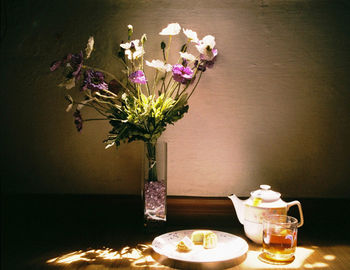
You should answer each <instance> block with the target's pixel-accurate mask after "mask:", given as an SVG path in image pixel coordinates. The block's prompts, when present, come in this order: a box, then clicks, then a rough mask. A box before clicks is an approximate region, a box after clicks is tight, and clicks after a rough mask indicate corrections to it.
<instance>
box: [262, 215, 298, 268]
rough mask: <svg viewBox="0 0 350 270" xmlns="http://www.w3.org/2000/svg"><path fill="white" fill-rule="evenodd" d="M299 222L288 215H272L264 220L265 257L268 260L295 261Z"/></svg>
mask: <svg viewBox="0 0 350 270" xmlns="http://www.w3.org/2000/svg"><path fill="white" fill-rule="evenodd" d="M297 232H298V220H297V219H296V218H294V217H290V216H286V215H271V216H269V217H266V218H265V219H264V220H263V256H264V257H265V259H267V260H272V261H280V262H288V261H292V260H294V253H295V249H296V246H297Z"/></svg>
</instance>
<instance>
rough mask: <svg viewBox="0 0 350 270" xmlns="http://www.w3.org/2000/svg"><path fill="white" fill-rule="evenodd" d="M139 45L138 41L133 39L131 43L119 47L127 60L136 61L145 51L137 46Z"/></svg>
mask: <svg viewBox="0 0 350 270" xmlns="http://www.w3.org/2000/svg"><path fill="white" fill-rule="evenodd" d="M139 43H140V40H138V39H135V40H133V41H131V42H127V43H124V44H120V47H122V48H123V49H124V50H125V55H127V56H128V59H129V60H134V59H138V58H140V57H141V56H142V55H144V53H145V51H144V49H143V47H142V46H139Z"/></svg>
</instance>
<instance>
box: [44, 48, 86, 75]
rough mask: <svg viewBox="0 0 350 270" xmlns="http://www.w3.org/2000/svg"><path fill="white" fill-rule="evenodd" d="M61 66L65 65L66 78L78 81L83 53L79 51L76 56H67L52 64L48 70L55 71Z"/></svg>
mask: <svg viewBox="0 0 350 270" xmlns="http://www.w3.org/2000/svg"><path fill="white" fill-rule="evenodd" d="M62 64H66V66H65V67H66V69H67V74H66V78H67V79H71V78H74V79H75V81H78V80H79V79H80V73H81V67H82V66H83V52H82V51H81V52H80V53H77V54H71V53H69V54H67V55H66V56H65V57H64V58H63V59H62V60H58V61H55V62H53V63H52V64H51V65H50V70H51V71H55V70H56V69H58V68H59V67H60V66H62Z"/></svg>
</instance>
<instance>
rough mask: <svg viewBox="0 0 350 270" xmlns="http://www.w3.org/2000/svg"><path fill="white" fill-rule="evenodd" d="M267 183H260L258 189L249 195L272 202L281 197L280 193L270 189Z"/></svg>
mask: <svg viewBox="0 0 350 270" xmlns="http://www.w3.org/2000/svg"><path fill="white" fill-rule="evenodd" d="M270 188H271V186H269V185H260V189H258V190H255V191H252V192H251V193H250V195H251V196H252V197H254V198H259V199H262V200H263V201H264V202H274V201H277V200H278V199H279V198H280V197H281V193H279V192H276V191H273V190H271V189H270Z"/></svg>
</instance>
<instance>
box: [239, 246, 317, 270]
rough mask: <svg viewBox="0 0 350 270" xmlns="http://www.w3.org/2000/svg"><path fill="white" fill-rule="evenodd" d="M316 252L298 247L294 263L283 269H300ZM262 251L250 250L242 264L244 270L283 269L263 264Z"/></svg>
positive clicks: (279, 266) (284, 266) (278, 266)
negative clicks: (245, 269) (246, 269)
mask: <svg viewBox="0 0 350 270" xmlns="http://www.w3.org/2000/svg"><path fill="white" fill-rule="evenodd" d="M313 252H314V250H312V249H309V248H304V247H297V248H296V251H295V259H294V261H293V262H291V263H289V264H286V265H283V268H285V269H288V268H292V269H295V268H299V267H301V266H302V265H303V263H304V261H305V260H306V259H307V258H308V257H309V256H310V255H311V254H312V253H313ZM260 254H261V250H260V251H254V250H248V252H247V258H246V260H245V261H244V262H243V263H242V265H241V266H242V268H245V267H246V268H248V269H273V268H281V265H273V264H268V263H265V262H262V261H261V260H259V258H258V257H259V255H260Z"/></svg>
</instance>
